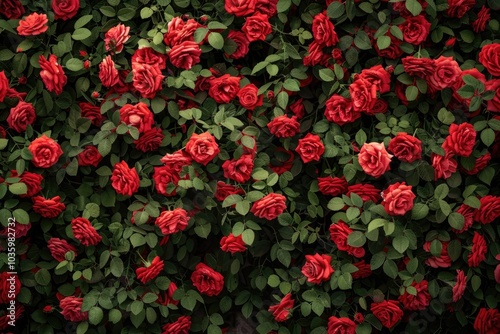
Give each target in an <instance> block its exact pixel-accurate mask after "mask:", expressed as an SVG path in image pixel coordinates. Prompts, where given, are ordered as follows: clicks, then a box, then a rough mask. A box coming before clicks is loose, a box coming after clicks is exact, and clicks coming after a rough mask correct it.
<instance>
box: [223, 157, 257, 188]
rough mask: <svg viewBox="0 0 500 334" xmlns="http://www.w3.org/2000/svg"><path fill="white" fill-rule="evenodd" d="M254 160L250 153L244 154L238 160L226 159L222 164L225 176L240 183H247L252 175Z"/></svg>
mask: <svg viewBox="0 0 500 334" xmlns="http://www.w3.org/2000/svg"><path fill="white" fill-rule="evenodd" d="M253 166H254V162H253V157H252V155H250V154H243V155H242V156H241V157H240V158H239V159H237V160H234V159H232V160H226V161H224V163H223V164H222V170H223V171H224V177H226V178H228V179H231V180H234V181H236V182H238V183H245V182H247V181H248V180H249V179H250V176H251V175H252V170H253Z"/></svg>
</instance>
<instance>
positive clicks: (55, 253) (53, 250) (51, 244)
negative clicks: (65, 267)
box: [47, 238, 78, 262]
mask: <svg viewBox="0 0 500 334" xmlns="http://www.w3.org/2000/svg"><path fill="white" fill-rule="evenodd" d="M47 248H48V249H49V251H50V254H51V255H52V257H53V258H54V259H55V260H56V261H59V262H62V261H64V260H66V257H65V256H66V253H67V252H73V254H74V257H76V256H77V255H78V253H77V251H76V248H75V246H73V245H70V244H69V243H68V242H67V241H66V240H64V239H59V238H50V239H49V241H47Z"/></svg>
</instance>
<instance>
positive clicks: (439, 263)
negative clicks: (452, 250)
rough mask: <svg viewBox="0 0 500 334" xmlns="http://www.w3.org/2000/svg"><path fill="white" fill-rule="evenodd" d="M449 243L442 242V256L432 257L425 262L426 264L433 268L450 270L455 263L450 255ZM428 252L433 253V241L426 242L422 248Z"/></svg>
mask: <svg viewBox="0 0 500 334" xmlns="http://www.w3.org/2000/svg"><path fill="white" fill-rule="evenodd" d="M448 244H449V242H448V241H442V242H441V255H440V256H431V257H429V258H428V259H426V260H425V264H427V265H428V266H431V267H432V268H448V267H450V266H451V263H452V262H453V261H452V260H451V258H450V255H449V254H448ZM422 248H423V249H424V250H425V251H426V252H430V251H431V241H426V242H425V243H424V245H423V247H422Z"/></svg>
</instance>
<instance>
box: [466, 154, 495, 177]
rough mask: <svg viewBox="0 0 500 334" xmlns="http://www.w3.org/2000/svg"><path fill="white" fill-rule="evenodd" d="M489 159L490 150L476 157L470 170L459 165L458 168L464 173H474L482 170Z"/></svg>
mask: <svg viewBox="0 0 500 334" xmlns="http://www.w3.org/2000/svg"><path fill="white" fill-rule="evenodd" d="M490 160H491V154H490V152H487V153H486V154H484V155H482V156H480V157H479V158H477V159H476V161H474V166H473V167H472V169H471V170H467V169H465V168H463V167H462V166H460V170H461V171H462V172H464V173H465V174H468V175H475V174H477V173H479V172H480V171H482V170H483V169H484V168H486V166H488V164H489V162H490Z"/></svg>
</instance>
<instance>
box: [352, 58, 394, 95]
mask: <svg viewBox="0 0 500 334" xmlns="http://www.w3.org/2000/svg"><path fill="white" fill-rule="evenodd" d="M359 79H364V80H366V81H368V82H369V83H371V84H372V85H375V86H376V87H377V90H378V92H379V93H380V94H384V93H388V92H389V91H390V90H391V74H390V73H389V72H387V70H386V69H384V68H383V67H382V65H375V66H372V67H370V68H365V69H364V70H362V71H361V73H360V74H359V75H358V77H357V79H356V80H359Z"/></svg>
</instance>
